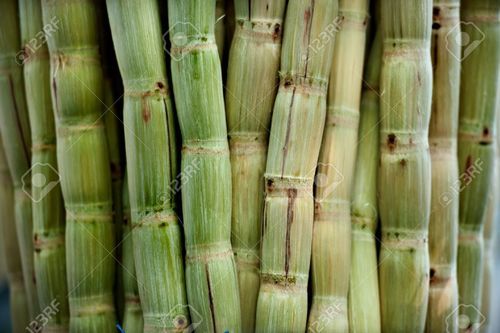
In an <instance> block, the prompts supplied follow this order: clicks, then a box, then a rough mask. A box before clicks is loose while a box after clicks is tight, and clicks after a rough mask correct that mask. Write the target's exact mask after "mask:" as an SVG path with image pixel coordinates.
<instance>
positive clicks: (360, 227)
mask: <svg viewBox="0 0 500 333" xmlns="http://www.w3.org/2000/svg"><path fill="white" fill-rule="evenodd" d="M377 29H378V28H377ZM381 60H382V35H381V33H380V29H378V30H377V32H376V34H375V39H374V41H373V44H372V46H371V51H370V54H369V57H368V62H367V63H366V66H365V74H364V82H363V93H362V97H361V119H360V123H359V134H358V138H359V139H358V152H357V154H358V156H357V158H356V168H355V171H354V184H353V190H352V191H353V193H352V204H351V205H352V206H351V225H352V246H351V249H352V250H351V251H352V253H351V274H350V276H349V279H350V280H349V299H348V305H349V331H350V332H353V333H357V332H359V333H364V332H370V333H376V332H380V305H379V290H378V264H377V244H376V242H375V230H376V229H377V221H378V207H377V168H378V161H379V141H380V140H379V103H380V88H379V81H380V63H381Z"/></svg>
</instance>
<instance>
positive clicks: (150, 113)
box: [107, 0, 189, 332]
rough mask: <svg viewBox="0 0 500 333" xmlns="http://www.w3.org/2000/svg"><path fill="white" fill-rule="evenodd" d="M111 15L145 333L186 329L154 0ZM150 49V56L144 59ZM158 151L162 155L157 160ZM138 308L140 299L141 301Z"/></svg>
mask: <svg viewBox="0 0 500 333" xmlns="http://www.w3.org/2000/svg"><path fill="white" fill-rule="evenodd" d="M107 7H108V16H109V21H110V24H111V31H112V35H113V42H114V45H115V51H116V55H117V58H118V65H119V67H120V72H121V75H122V79H123V85H124V89H125V103H124V123H125V128H126V129H127V130H126V132H125V146H126V147H125V148H126V153H127V170H128V171H127V174H128V184H129V185H128V188H129V197H130V207H131V219H132V221H131V222H132V225H133V226H134V228H133V231H132V233H133V244H134V251H133V252H134V257H135V266H136V272H137V279H138V283H139V293H140V296H141V297H140V300H141V304H142V310H143V316H144V330H145V331H147V332H163V331H165V330H169V331H170V330H174V329H176V328H178V327H177V325H179V320H178V318H180V317H179V316H183V317H185V318H186V320H184V321H183V323H182V324H183V325H186V327H187V326H188V325H189V321H188V320H187V318H189V313H188V309H187V308H186V303H187V300H186V291H185V287H184V267H183V262H182V248H181V228H180V225H179V220H178V218H177V215H176V213H175V210H174V209H175V194H176V193H175V192H176V190H177V188H174V187H173V184H174V181H175V180H176V176H177V152H176V143H175V137H174V134H175V133H174V116H173V110H172V103H171V99H170V91H169V88H168V82H167V78H166V68H165V61H164V51H163V48H162V45H163V44H162V41H161V38H162V37H161V36H162V35H161V26H160V16H159V10H158V4H157V2H156V0H148V1H141V2H138V1H134V0H127V1H117V0H108V1H107ZM146 50H147V52H146ZM158 152H161V154H158ZM136 301H137V300H136Z"/></svg>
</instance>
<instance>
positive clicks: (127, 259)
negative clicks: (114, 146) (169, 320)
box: [122, 177, 144, 333]
mask: <svg viewBox="0 0 500 333" xmlns="http://www.w3.org/2000/svg"><path fill="white" fill-rule="evenodd" d="M122 193H123V206H122V207H123V214H122V216H123V228H122V234H123V241H122V265H123V268H122V279H123V289H124V293H125V305H124V306H125V308H124V311H123V330H124V331H125V332H127V333H142V332H143V328H144V320H143V318H142V309H141V300H140V298H139V289H138V286H137V277H136V276H137V275H136V274H137V272H136V270H135V264H134V244H133V239H132V234H131V232H132V225H131V222H132V221H131V216H130V198H129V195H128V182H127V177H125V181H124V182H123V191H122Z"/></svg>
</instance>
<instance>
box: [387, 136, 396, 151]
mask: <svg viewBox="0 0 500 333" xmlns="http://www.w3.org/2000/svg"><path fill="white" fill-rule="evenodd" d="M396 142H397V140H396V135H395V134H394V133H391V134H389V135H388V136H387V147H389V150H390V151H391V152H392V151H393V150H394V149H395V148H396Z"/></svg>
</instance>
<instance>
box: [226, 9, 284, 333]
mask: <svg viewBox="0 0 500 333" xmlns="http://www.w3.org/2000/svg"><path fill="white" fill-rule="evenodd" d="M235 5H236V31H235V34H234V38H233V43H232V45H231V50H230V52H229V68H228V79H227V91H226V114H227V121H228V132H229V147H230V153H231V172H232V184H233V191H232V193H233V194H232V217H231V220H232V230H231V231H232V237H231V241H232V245H233V251H234V256H235V259H236V268H237V270H238V282H239V287H240V304H241V313H242V321H243V323H242V324H243V330H244V331H249V332H250V331H253V330H254V324H255V309H256V306H257V296H258V293H259V284H260V282H259V281H260V276H259V261H260V259H259V258H260V236H261V224H262V217H263V209H264V181H263V176H264V169H265V166H266V156H267V142H268V135H269V126H270V122H271V113H272V110H273V104H274V99H275V97H276V90H277V87H278V84H277V83H278V67H279V60H280V51H281V31H282V25H283V15H284V12H285V5H286V1H284V0H279V1H274V2H273V3H271V4H270V3H269V2H268V1H266V0H238V1H236V3H235ZM256 83H257V84H256Z"/></svg>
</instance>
